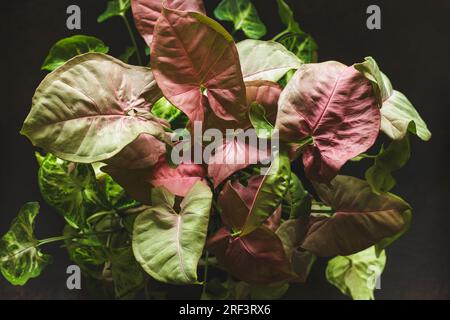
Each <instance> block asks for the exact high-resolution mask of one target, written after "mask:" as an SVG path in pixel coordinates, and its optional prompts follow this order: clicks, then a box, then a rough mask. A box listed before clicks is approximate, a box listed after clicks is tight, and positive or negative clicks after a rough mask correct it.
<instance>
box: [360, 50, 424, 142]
mask: <svg viewBox="0 0 450 320" xmlns="http://www.w3.org/2000/svg"><path fill="white" fill-rule="evenodd" d="M355 68H357V69H358V70H359V71H361V72H362V73H363V74H364V76H365V77H366V78H367V79H369V80H370V81H371V82H372V83H373V84H374V87H375V88H376V91H377V93H378V95H379V99H380V100H381V103H382V108H381V131H383V132H384V133H385V134H387V135H388V136H389V137H390V138H391V139H393V140H401V139H403V138H404V137H405V135H406V133H407V132H408V131H410V132H411V133H413V134H415V135H417V136H418V137H419V138H420V139H422V140H424V141H428V140H430V139H431V132H430V131H429V130H428V128H427V125H426V123H425V121H423V119H422V118H421V117H420V115H419V113H418V112H417V110H416V109H415V108H414V106H413V105H412V104H411V102H410V101H409V100H408V98H406V96H405V95H404V94H403V93H401V92H399V91H396V90H393V89H392V84H391V82H390V81H389V78H388V77H387V76H386V75H385V74H384V73H383V72H381V71H380V68H379V67H378V64H377V63H376V61H375V60H374V59H373V58H372V57H366V58H365V61H364V62H363V63H358V64H355Z"/></svg>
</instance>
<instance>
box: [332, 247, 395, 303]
mask: <svg viewBox="0 0 450 320" xmlns="http://www.w3.org/2000/svg"><path fill="white" fill-rule="evenodd" d="M385 265H386V253H385V252H384V250H383V251H382V252H381V254H379V255H378V254H376V249H375V247H370V248H368V249H366V250H364V251H361V252H358V253H355V254H352V255H350V256H346V257H341V256H339V257H335V258H333V259H331V260H330V261H328V265H327V270H326V276H327V280H328V282H329V283H331V284H332V285H334V286H336V287H337V288H338V289H339V290H340V291H341V292H342V293H343V294H346V295H348V296H350V297H352V298H353V299H354V300H374V296H373V291H374V289H375V285H376V281H377V278H378V277H380V276H381V273H382V272H383V269H384V266H385Z"/></svg>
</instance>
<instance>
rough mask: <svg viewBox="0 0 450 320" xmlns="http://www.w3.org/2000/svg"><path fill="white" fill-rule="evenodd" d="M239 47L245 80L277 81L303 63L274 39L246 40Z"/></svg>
mask: <svg viewBox="0 0 450 320" xmlns="http://www.w3.org/2000/svg"><path fill="white" fill-rule="evenodd" d="M237 49H238V53H239V58H240V61H241V68H242V75H243V76H244V80H245V81H254V80H268V81H273V82H277V81H278V80H280V79H281V78H282V77H283V76H284V75H285V74H286V73H287V72H288V71H290V70H297V69H298V68H300V66H301V65H302V61H301V60H300V59H299V58H297V57H296V56H295V55H294V54H293V53H292V52H289V50H287V49H286V48H285V47H284V46H283V45H281V44H279V43H277V42H274V41H260V40H244V41H241V42H239V43H238V44H237Z"/></svg>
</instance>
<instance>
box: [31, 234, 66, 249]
mask: <svg viewBox="0 0 450 320" xmlns="http://www.w3.org/2000/svg"><path fill="white" fill-rule="evenodd" d="M67 239H74V237H73V236H59V237H52V238H47V239H43V240H39V241H38V243H37V245H36V247H40V246H42V245H44V244H48V243H52V242H57V241H64V240H67Z"/></svg>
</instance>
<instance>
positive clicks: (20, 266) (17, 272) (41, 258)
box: [0, 202, 51, 286]
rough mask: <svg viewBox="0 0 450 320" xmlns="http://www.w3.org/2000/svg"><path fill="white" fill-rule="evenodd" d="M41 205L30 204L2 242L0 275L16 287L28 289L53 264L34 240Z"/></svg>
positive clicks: (0, 248)
mask: <svg viewBox="0 0 450 320" xmlns="http://www.w3.org/2000/svg"><path fill="white" fill-rule="evenodd" d="M38 213H39V204H38V203H37V202H29V203H27V204H25V205H24V206H23V207H22V208H21V209H20V212H19V214H18V216H17V218H15V219H14V221H13V222H12V224H11V228H10V229H9V231H8V232H7V233H6V234H5V235H4V236H3V237H2V238H1V239H0V271H1V273H2V274H3V276H4V277H5V278H6V280H8V281H9V282H10V283H11V284H13V285H21V286H22V285H24V284H25V283H27V282H28V280H30V279H31V278H36V277H38V276H39V275H40V274H41V272H42V270H43V269H44V268H45V267H46V266H47V265H48V264H49V263H50V262H51V257H50V256H49V255H46V254H43V253H42V252H41V251H40V250H39V249H38V246H39V241H38V240H37V239H36V238H35V236H34V220H35V219H36V216H37V215H38Z"/></svg>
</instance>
